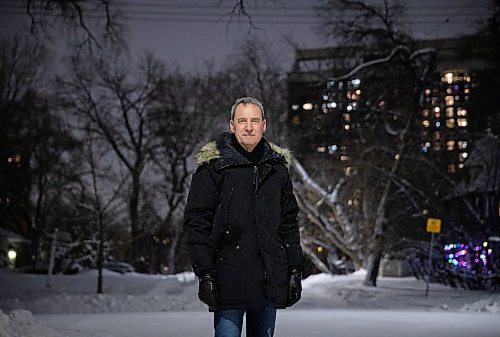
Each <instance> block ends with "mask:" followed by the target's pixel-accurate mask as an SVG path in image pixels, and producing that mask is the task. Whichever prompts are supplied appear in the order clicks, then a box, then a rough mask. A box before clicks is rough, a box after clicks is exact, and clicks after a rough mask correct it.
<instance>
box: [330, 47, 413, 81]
mask: <svg viewBox="0 0 500 337" xmlns="http://www.w3.org/2000/svg"><path fill="white" fill-rule="evenodd" d="M403 51H404V52H406V53H409V51H408V48H407V47H406V46H397V47H395V48H394V49H393V50H392V51H391V53H390V54H389V55H387V56H386V57H383V58H380V59H375V60H371V61H368V62H365V63H361V64H359V65H358V66H356V67H355V68H354V69H352V70H351V71H350V72H348V73H347V74H344V75H342V76H339V77H335V78H331V79H330V80H331V81H340V80H346V79H348V78H351V77H352V76H354V75H355V74H356V73H358V72H360V71H361V70H363V69H365V68H369V67H373V66H375V65H379V64H383V63H386V62H389V61H390V60H392V59H393V58H394V56H396V54H398V53H400V52H403Z"/></svg>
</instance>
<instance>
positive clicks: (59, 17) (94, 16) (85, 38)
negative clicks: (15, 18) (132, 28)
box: [7, 0, 124, 50]
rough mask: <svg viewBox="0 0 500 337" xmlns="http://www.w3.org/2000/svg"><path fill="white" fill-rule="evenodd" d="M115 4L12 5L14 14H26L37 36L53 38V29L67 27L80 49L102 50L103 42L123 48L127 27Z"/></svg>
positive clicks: (34, 1) (47, 1) (54, 0)
mask: <svg viewBox="0 0 500 337" xmlns="http://www.w3.org/2000/svg"><path fill="white" fill-rule="evenodd" d="M118 7H119V6H118V4H117V2H116V1H113V0H98V1H79V0H25V1H22V2H19V3H12V4H9V5H8V7H7V8H9V9H10V10H11V11H13V12H14V13H21V12H24V13H25V14H26V15H27V16H28V17H29V19H30V22H31V24H30V30H31V33H32V34H34V35H39V34H42V35H44V36H48V37H52V36H53V34H52V33H51V32H50V30H51V29H52V28H59V29H58V30H59V31H60V27H61V24H62V26H63V27H64V26H66V27H67V29H68V32H69V36H70V37H71V38H74V39H75V40H76V41H77V44H78V45H80V46H87V47H88V48H89V50H92V48H93V47H97V48H99V49H101V48H102V47H103V44H104V43H107V42H110V43H111V44H112V45H123V31H124V26H123V25H122V24H121V23H120V22H119V8H118Z"/></svg>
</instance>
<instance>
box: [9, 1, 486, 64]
mask: <svg viewBox="0 0 500 337" xmlns="http://www.w3.org/2000/svg"><path fill="white" fill-rule="evenodd" d="M120 2H121V3H122V7H121V8H122V10H123V15H124V20H125V22H126V24H127V25H128V26H129V32H128V41H129V43H130V49H131V51H132V54H136V52H139V51H142V50H148V51H152V52H153V53H154V54H155V55H156V56H158V57H159V58H160V59H162V60H165V61H168V62H169V63H171V64H174V65H180V66H181V67H183V68H185V69H195V68H197V67H200V66H203V61H204V60H208V59H213V60H215V61H216V62H217V63H218V64H220V63H221V62H223V60H224V58H225V57H227V56H228V55H229V54H230V53H232V52H234V49H235V45H236V44H237V42H238V41H239V40H241V39H242V38H243V37H244V36H245V35H246V34H248V32H249V30H250V31H251V32H252V33H254V34H256V35H257V36H258V37H260V38H261V39H264V40H267V41H269V42H270V43H272V45H273V46H274V48H276V49H279V50H283V51H284V52H283V53H281V54H280V57H282V59H283V62H285V63H286V64H290V63H291V61H292V59H293V50H292V48H291V47H290V44H289V43H288V42H286V39H285V38H284V36H287V37H288V39H291V40H292V41H293V42H294V44H295V45H297V46H299V47H301V48H316V47H325V46H330V43H328V42H327V41H322V39H321V37H320V36H319V34H318V33H317V32H315V31H314V30H313V27H314V23H315V22H317V19H316V17H315V15H316V13H315V11H314V10H313V7H314V6H316V5H317V4H318V3H319V1H317V0H282V1H281V0H274V1H272V0H248V1H247V2H246V3H247V6H248V12H249V13H250V14H252V19H253V20H254V24H255V26H256V27H257V29H251V27H250V25H249V21H248V20H247V19H246V18H235V17H233V18H232V23H231V24H229V25H228V21H229V20H230V18H231V16H230V12H231V9H232V6H233V4H234V2H235V1H234V0H224V1H223V2H222V4H221V5H220V6H219V7H216V3H217V2H218V1H215V0H209V1H206V0H189V1H186V0H165V1H160V0H143V1H131V0H121V1H120ZM370 2H374V3H382V1H381V0H371V1H370ZM20 3H21V1H19V0H2V4H1V5H0V22H1V26H2V29H1V33H0V34H2V35H4V36H5V35H11V34H13V33H16V32H19V31H20V30H25V31H28V28H27V25H28V23H29V19H28V18H27V16H25V15H22V14H21V13H20V12H19V11H18V14H12V12H14V10H12V9H11V8H9V6H10V7H12V6H13V5H14V6H15V5H17V6H19V4H20ZM404 3H405V4H406V6H407V7H408V12H407V13H408V14H407V16H406V17H405V18H403V19H402V21H403V22H404V23H405V24H407V25H408V28H410V29H411V31H412V32H413V34H414V36H415V37H417V38H423V39H435V38H440V37H451V36H457V35H460V34H467V33H473V32H474V31H475V29H476V27H477V22H478V21H480V20H484V19H485V18H487V17H488V15H489V7H488V5H489V4H490V1H487V0H440V1H435V0H418V1H410V0H406V1H404ZM255 4H257V9H256V7H255Z"/></svg>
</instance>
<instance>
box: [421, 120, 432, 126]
mask: <svg viewBox="0 0 500 337" xmlns="http://www.w3.org/2000/svg"><path fill="white" fill-rule="evenodd" d="M422 125H423V126H424V127H425V128H428V127H429V126H430V125H431V123H430V122H429V121H428V120H424V121H423V122H422Z"/></svg>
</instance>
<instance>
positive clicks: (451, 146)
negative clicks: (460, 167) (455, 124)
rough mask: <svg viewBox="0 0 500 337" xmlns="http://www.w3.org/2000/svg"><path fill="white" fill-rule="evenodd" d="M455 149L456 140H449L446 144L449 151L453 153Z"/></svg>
mask: <svg viewBox="0 0 500 337" xmlns="http://www.w3.org/2000/svg"><path fill="white" fill-rule="evenodd" d="M454 148H455V141H454V140H449V141H447V142H446V149H447V150H448V151H453V149H454Z"/></svg>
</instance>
